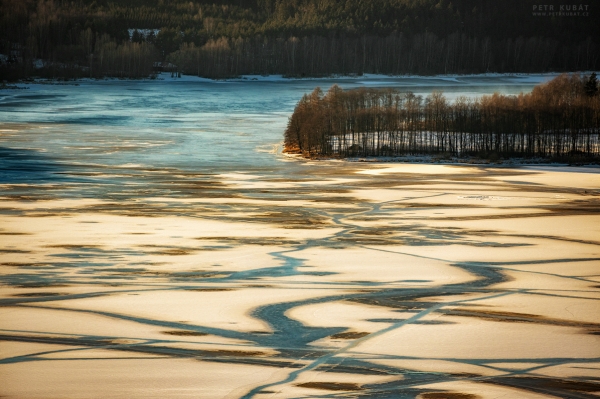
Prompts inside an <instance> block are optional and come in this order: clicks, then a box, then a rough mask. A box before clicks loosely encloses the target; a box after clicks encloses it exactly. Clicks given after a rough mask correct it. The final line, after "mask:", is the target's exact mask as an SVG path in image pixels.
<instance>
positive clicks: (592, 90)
mask: <svg viewBox="0 0 600 399" xmlns="http://www.w3.org/2000/svg"><path fill="white" fill-rule="evenodd" d="M585 94H587V95H588V96H589V97H594V96H595V95H596V94H598V78H597V77H596V72H592V74H591V75H590V77H589V78H588V80H587V82H585Z"/></svg>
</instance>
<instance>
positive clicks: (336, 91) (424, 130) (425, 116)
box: [284, 74, 600, 162]
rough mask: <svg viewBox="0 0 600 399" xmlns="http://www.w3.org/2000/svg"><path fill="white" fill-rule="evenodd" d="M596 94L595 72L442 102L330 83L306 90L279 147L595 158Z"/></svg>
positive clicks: (599, 131)
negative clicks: (521, 90)
mask: <svg viewBox="0 0 600 399" xmlns="http://www.w3.org/2000/svg"><path fill="white" fill-rule="evenodd" d="M599 138H600V96H599V95H598V81H597V78H596V75H595V74H592V75H590V76H587V77H582V76H580V75H578V74H573V75H566V74H563V75H560V76H559V77H557V78H555V79H553V80H552V81H550V82H548V83H545V84H541V85H538V86H536V87H535V88H534V89H533V91H532V92H531V93H527V94H522V93H521V94H520V95H518V96H507V95H500V94H498V93H495V94H493V95H489V96H482V97H480V98H476V99H470V98H467V97H458V98H457V99H456V100H455V101H454V102H449V101H448V100H447V99H446V98H445V97H444V95H443V94H442V93H441V92H434V93H432V94H431V95H429V96H427V97H426V98H424V99H423V98H422V97H421V96H415V95H414V94H413V93H411V92H407V93H400V92H399V91H397V90H395V89H366V88H361V89H354V90H348V91H344V90H342V89H341V88H340V87H338V86H337V85H334V86H332V87H331V88H330V89H329V90H328V91H327V93H325V94H323V92H322V91H321V89H320V88H316V89H315V90H314V91H313V92H312V93H311V94H307V95H305V96H304V97H303V98H302V99H301V100H300V102H299V103H298V105H297V106H296V109H295V110H294V113H293V114H292V116H291V117H290V120H289V123H288V127H287V129H286V131H285V140H284V141H285V151H286V152H289V153H301V154H303V155H304V156H307V157H315V156H316V157H319V156H338V157H348V156H352V157H357V156H359V157H360V156H398V155H422V154H442V155H444V156H459V157H468V156H475V157H479V158H487V159H498V158H499V157H524V158H531V157H539V158H550V159H555V160H568V161H570V162H578V161H591V160H596V161H597V160H598V159H600V140H599Z"/></svg>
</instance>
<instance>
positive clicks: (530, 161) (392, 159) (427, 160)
mask: <svg viewBox="0 0 600 399" xmlns="http://www.w3.org/2000/svg"><path fill="white" fill-rule="evenodd" d="M281 154H282V155H283V156H285V157H288V158H290V159H296V160H300V161H309V162H310V161H338V162H347V163H369V164H378V163H380V164H384V163H385V164H387V163H394V164H417V165H427V164H429V165H460V166H495V167H522V166H524V167H527V166H548V167H573V168H575V167H585V168H593V169H598V171H599V172H600V161H597V162H595V163H594V162H592V163H589V162H586V163H575V164H573V163H567V162H556V161H552V160H549V159H543V158H514V159H499V160H496V161H494V160H487V159H482V158H459V157H451V158H450V159H447V158H446V159H442V158H440V157H436V156H434V155H425V154H424V155H405V156H386V157H316V156H315V157H306V156H303V155H302V154H297V153H286V152H281Z"/></svg>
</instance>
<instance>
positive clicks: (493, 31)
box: [0, 0, 600, 80]
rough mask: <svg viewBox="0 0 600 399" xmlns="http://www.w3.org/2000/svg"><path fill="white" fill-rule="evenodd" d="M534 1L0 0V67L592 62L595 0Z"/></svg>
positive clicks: (470, 68) (7, 73) (438, 69)
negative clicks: (544, 8) (544, 5)
mask: <svg viewBox="0 0 600 399" xmlns="http://www.w3.org/2000/svg"><path fill="white" fill-rule="evenodd" d="M537 3H539V2H536V1H533V0H503V1H501V2H500V1H498V0H453V1H450V0H368V1H367V0H345V1H339V0H208V1H207V0H202V1H198V0H196V1H194V0H119V1H112V0H0V76H1V77H2V78H3V80H13V79H19V78H26V77H31V76H46V77H82V76H88V77H101V76H116V77H129V78H134V77H145V76H148V75H150V74H152V73H153V71H156V70H157V69H160V68H161V65H165V63H171V64H174V68H176V69H177V70H178V71H179V72H183V73H186V74H194V75H199V76H205V77H213V78H220V77H230V76H237V75H241V74H283V75H288V76H322V75H329V74H361V73H383V74H405V73H416V74H437V73H480V72H545V71H574V70H596V69H598V67H599V66H600V43H598V37H600V34H599V33H600V27H599V24H598V23H597V18H598V15H600V9H599V8H600V7H596V4H594V3H592V4H591V5H585V6H583V5H578V7H577V10H573V6H571V5H569V6H568V7H569V10H568V11H567V10H565V11H564V12H563V13H562V14H560V13H559V12H556V13H554V14H552V15H550V14H549V13H548V14H547V15H542V13H538V12H535V11H534V6H536V5H537ZM552 3H553V2H549V3H548V4H552ZM554 7H555V10H556V11H558V10H560V7H561V6H560V5H559V4H558V3H557V4H555V5H554Z"/></svg>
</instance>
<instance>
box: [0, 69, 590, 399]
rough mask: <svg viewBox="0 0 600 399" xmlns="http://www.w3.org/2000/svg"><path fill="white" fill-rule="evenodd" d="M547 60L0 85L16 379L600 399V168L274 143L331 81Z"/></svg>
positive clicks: (8, 380) (6, 381)
mask: <svg viewBox="0 0 600 399" xmlns="http://www.w3.org/2000/svg"><path fill="white" fill-rule="evenodd" d="M550 78H551V76H546V75H545V76H529V75H527V76H512V77H511V76H496V77H493V76H467V77H426V78H424V77H420V78H390V77H381V76H367V77H361V78H353V79H350V78H346V79H338V80H327V79H323V80H318V79H315V80H292V81H284V80H281V79H275V78H262V77H256V79H257V80H252V79H253V78H252V77H250V78H248V79H240V80H237V81H228V82H213V81H207V80H202V79H194V78H182V79H171V78H170V77H166V78H165V79H164V80H158V81H101V82H80V83H79V84H78V85H70V84H69V85H43V84H32V85H28V86H29V87H30V88H29V89H28V90H3V91H0V397H7V398H24V397H27V398H39V399H42V398H43V399H47V398H98V399H100V398H102V399H106V398H139V399H148V398H156V399H159V398H160V399H162V398H177V399H179V398H244V399H250V398H253V399H266V398H271V399H274V398H340V397H343V398H346V397H355V398H374V397H376V398H389V399H392V398H394V399H398V398H414V399H417V398H418V399H435V398H442V397H443V398H456V399H458V398H469V399H476V398H484V399H487V398H497V397H503V398H515V399H516V398H519V399H520V398H532V399H533V398H544V397H547V398H552V397H561V398H573V399H578V398H583V397H586V398H587V397H592V396H593V395H594V392H600V384H598V381H599V380H600V345H599V335H598V332H599V331H600V318H599V316H598V315H599V314H600V288H599V287H600V279H599V277H598V276H600V266H599V265H600V241H599V240H598V237H600V213H599V212H598V209H600V173H598V169H597V168H595V169H594V168H588V167H556V166H548V165H544V166H529V167H521V168H511V167H508V166H504V165H503V166H502V167H498V166H489V165H488V166H484V165H460V166H459V165H440V164H430V165H428V164H409V163H359V162H354V163H352V162H342V161H306V160H299V159H295V158H292V157H287V156H284V155H282V154H281V142H282V135H283V131H284V129H285V126H286V123H287V118H288V117H289V115H290V114H291V112H292V110H293V108H294V106H295V104H296V102H297V101H298V100H299V98H300V97H301V96H302V95H303V94H304V93H308V92H310V91H312V90H313V88H314V87H315V86H320V87H322V88H323V89H324V90H326V89H327V88H328V87H330V86H331V85H332V84H333V83H337V84H339V85H341V86H342V87H344V88H350V87H360V86H369V87H377V86H382V87H383V86H393V87H398V88H399V89H400V90H402V91H408V90H411V91H413V92H415V93H416V94H420V95H424V96H425V95H427V94H429V93H431V91H433V90H443V91H444V92H445V93H446V95H447V96H448V97H449V98H451V99H452V98H454V97H456V96H459V95H466V96H477V95H481V94H490V93H493V92H494V91H499V92H502V93H513V94H516V93H519V92H521V91H529V90H531V89H532V87H533V86H534V85H535V84H536V83H539V82H541V81H545V80H547V79H550Z"/></svg>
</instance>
